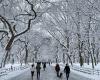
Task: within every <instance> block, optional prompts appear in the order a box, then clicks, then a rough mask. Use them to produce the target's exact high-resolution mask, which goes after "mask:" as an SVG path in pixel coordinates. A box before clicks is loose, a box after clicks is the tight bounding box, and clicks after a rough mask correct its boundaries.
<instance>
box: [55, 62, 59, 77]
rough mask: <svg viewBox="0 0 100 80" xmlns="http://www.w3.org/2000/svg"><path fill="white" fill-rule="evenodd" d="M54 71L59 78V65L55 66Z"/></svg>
mask: <svg viewBox="0 0 100 80" xmlns="http://www.w3.org/2000/svg"><path fill="white" fill-rule="evenodd" d="M55 71H56V73H57V77H59V71H60V66H59V64H56V66H55Z"/></svg>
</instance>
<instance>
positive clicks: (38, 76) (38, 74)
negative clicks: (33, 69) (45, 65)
mask: <svg viewBox="0 0 100 80" xmlns="http://www.w3.org/2000/svg"><path fill="white" fill-rule="evenodd" d="M37 79H40V71H37Z"/></svg>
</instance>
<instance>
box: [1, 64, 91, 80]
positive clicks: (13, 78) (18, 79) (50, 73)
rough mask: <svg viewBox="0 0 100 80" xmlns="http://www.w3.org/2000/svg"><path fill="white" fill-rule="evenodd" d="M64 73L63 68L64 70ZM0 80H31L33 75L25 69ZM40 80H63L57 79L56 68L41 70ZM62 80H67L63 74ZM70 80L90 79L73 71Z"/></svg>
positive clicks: (50, 67) (48, 67)
mask: <svg viewBox="0 0 100 80" xmlns="http://www.w3.org/2000/svg"><path fill="white" fill-rule="evenodd" d="M62 71H63V68H62ZM0 80H31V74H30V69H29V68H28V69H25V70H23V71H21V70H20V71H15V72H12V73H10V74H8V75H6V76H3V77H1V78H0ZM33 80H37V79H36V72H35V75H34V79H33ZM40 80H61V79H60V78H57V76H56V72H55V70H54V66H53V65H52V66H49V65H48V66H47V68H46V71H43V69H42V70H41V77H40ZM62 80H66V77H65V74H64V73H63V78H62ZM69 80H90V79H88V78H85V77H83V76H82V75H79V74H76V73H75V72H73V71H71V74H70V77H69Z"/></svg>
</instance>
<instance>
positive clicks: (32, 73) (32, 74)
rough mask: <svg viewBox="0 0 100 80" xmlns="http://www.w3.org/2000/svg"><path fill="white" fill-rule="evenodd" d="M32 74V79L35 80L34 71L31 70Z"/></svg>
mask: <svg viewBox="0 0 100 80" xmlns="http://www.w3.org/2000/svg"><path fill="white" fill-rule="evenodd" d="M31 76H32V80H33V76H34V71H31Z"/></svg>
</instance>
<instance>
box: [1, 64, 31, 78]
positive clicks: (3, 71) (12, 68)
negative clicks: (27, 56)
mask: <svg viewBox="0 0 100 80" xmlns="http://www.w3.org/2000/svg"><path fill="white" fill-rule="evenodd" d="M28 67H29V66H28V65H24V66H17V67H11V68H3V69H2V68H1V69H0V77H1V76H4V75H7V74H8V73H10V72H13V71H17V70H23V69H26V68H28Z"/></svg>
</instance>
